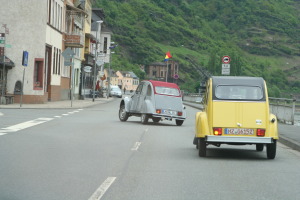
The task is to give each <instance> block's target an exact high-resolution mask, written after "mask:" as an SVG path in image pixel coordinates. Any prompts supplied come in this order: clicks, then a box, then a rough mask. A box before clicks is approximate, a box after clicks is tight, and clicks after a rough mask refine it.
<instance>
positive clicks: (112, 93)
mask: <svg viewBox="0 0 300 200" xmlns="http://www.w3.org/2000/svg"><path fill="white" fill-rule="evenodd" d="M109 96H110V97H111V96H115V97H119V98H121V97H122V91H121V89H120V88H119V87H118V86H111V87H110V92H109Z"/></svg>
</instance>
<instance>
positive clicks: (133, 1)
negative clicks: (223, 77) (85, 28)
mask: <svg viewBox="0 0 300 200" xmlns="http://www.w3.org/2000/svg"><path fill="white" fill-rule="evenodd" d="M95 6H96V7H99V8H103V9H104V13H105V16H106V18H105V25H106V26H107V27H109V28H110V29H111V30H112V32H113V39H114V41H115V42H116V43H118V44H119V46H118V49H116V54H114V56H113V61H112V67H113V68H114V69H117V70H133V71H134V72H135V73H136V74H137V75H138V76H139V77H140V78H142V79H143V78H147V77H145V74H144V73H142V72H141V71H140V70H139V67H140V66H141V65H148V64H149V63H151V62H157V61H162V60H163V59H164V56H165V52H166V51H170V52H171V54H172V56H173V59H174V60H176V61H178V62H179V63H180V74H179V75H180V87H181V88H182V89H184V90H188V91H190V92H195V91H197V88H198V87H199V82H200V81H201V79H202V78H201V76H200V75H199V74H198V73H196V70H195V69H194V67H193V66H192V64H191V62H190V61H193V62H195V63H196V65H197V66H198V67H199V66H201V67H203V68H205V69H207V70H209V71H210V72H211V73H212V74H213V75H220V74H221V58H222V56H224V55H228V56H230V57H231V63H230V64H231V75H247V76H262V77H264V78H265V79H266V80H267V83H268V85H269V88H270V91H269V93H270V95H271V96H284V95H285V94H286V93H287V91H288V93H300V89H299V88H300V14H299V13H300V2H299V1H298V0H243V1H240V0H223V1H220V0H97V1H96V3H95ZM187 58H188V59H187ZM191 86H192V87H191Z"/></svg>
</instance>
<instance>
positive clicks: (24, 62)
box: [22, 51, 28, 67]
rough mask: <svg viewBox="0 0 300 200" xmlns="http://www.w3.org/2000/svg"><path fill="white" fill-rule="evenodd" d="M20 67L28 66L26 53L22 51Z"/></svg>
mask: <svg viewBox="0 0 300 200" xmlns="http://www.w3.org/2000/svg"><path fill="white" fill-rule="evenodd" d="M22 65H23V66H24V67H27V65H28V51H23V58H22Z"/></svg>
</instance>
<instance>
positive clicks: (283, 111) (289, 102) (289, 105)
mask: <svg viewBox="0 0 300 200" xmlns="http://www.w3.org/2000/svg"><path fill="white" fill-rule="evenodd" d="M182 99H183V101H189V102H196V103H201V101H202V95H201V94H199V93H189V94H184V95H183V98H182ZM269 105H270V112H271V113H273V114H274V115H276V117H277V120H278V121H280V122H282V123H286V124H292V125H294V124H295V112H296V111H295V110H296V100H295V99H286V98H273V97H269Z"/></svg>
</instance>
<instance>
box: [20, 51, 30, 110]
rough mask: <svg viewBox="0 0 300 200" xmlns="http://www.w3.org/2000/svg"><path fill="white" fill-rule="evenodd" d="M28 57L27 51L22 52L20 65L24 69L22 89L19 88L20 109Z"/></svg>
mask: <svg viewBox="0 0 300 200" xmlns="http://www.w3.org/2000/svg"><path fill="white" fill-rule="evenodd" d="M28 55H29V54H28V51H23V56H22V65H23V66H24V69H23V81H22V88H21V100H20V107H22V102H23V89H24V78H25V68H26V67H27V66H28Z"/></svg>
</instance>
